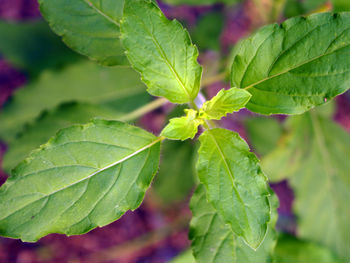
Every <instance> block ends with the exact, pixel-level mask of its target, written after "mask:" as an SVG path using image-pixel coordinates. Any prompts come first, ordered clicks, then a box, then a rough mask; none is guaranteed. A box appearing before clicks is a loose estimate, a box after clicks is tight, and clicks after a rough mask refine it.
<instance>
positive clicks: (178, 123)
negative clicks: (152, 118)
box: [161, 109, 203, 141]
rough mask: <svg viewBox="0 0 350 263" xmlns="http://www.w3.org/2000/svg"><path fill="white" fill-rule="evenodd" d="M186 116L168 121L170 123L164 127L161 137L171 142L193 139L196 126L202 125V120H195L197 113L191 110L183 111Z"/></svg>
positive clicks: (196, 130)
mask: <svg viewBox="0 0 350 263" xmlns="http://www.w3.org/2000/svg"><path fill="white" fill-rule="evenodd" d="M185 112H186V116H185V117H180V118H173V119H170V123H169V124H168V125H167V126H165V128H164V129H163V131H162V133H161V136H164V137H166V138H168V139H172V140H181V141H184V140H187V139H193V138H194V136H195V135H196V134H197V132H198V126H199V125H201V124H203V120H201V119H197V115H198V112H197V111H195V110H192V109H188V110H185Z"/></svg>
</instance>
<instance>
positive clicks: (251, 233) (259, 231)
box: [197, 128, 270, 248]
mask: <svg viewBox="0 0 350 263" xmlns="http://www.w3.org/2000/svg"><path fill="white" fill-rule="evenodd" d="M199 140H200V143H201V146H200V148H199V159H198V163H197V171H198V176H199V179H200V181H201V182H202V183H203V184H204V185H205V187H206V189H207V195H208V200H209V201H210V202H211V203H212V204H213V206H214V207H215V209H217V211H218V213H219V214H220V215H221V216H222V218H223V220H224V222H225V223H227V224H229V225H230V226H231V228H232V230H233V232H234V233H235V234H236V235H238V236H242V237H243V238H244V239H245V240H246V242H247V243H248V244H249V245H250V246H251V247H253V248H257V247H259V245H260V243H261V242H262V241H263V239H264V237H265V235H266V231H267V222H268V221H269V220H270V205H269V200H268V195H269V193H268V188H267V182H266V181H267V179H266V177H265V175H264V174H263V172H262V171H261V168H260V165H259V160H258V159H257V158H256V156H255V155H254V154H253V153H251V152H250V151H249V147H248V145H247V144H246V142H245V141H244V140H242V139H241V138H240V137H239V135H238V134H237V133H235V132H232V131H229V130H224V129H219V128H216V129H211V130H207V131H205V132H204V133H203V134H202V135H201V136H200V137H199Z"/></svg>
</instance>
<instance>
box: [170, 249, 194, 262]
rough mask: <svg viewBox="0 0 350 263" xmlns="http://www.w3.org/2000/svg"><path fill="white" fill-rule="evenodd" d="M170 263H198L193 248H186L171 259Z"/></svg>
mask: <svg viewBox="0 0 350 263" xmlns="http://www.w3.org/2000/svg"><path fill="white" fill-rule="evenodd" d="M170 263H196V261H195V260H194V257H193V255H192V252H191V250H186V251H185V252H183V253H181V254H180V255H179V256H177V257H176V258H174V259H173V260H171V261H170Z"/></svg>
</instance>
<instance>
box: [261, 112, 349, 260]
mask: <svg viewBox="0 0 350 263" xmlns="http://www.w3.org/2000/svg"><path fill="white" fill-rule="evenodd" d="M289 129H290V134H289V135H288V137H287V138H286V139H285V141H284V142H282V143H281V145H280V146H279V148H278V149H277V150H276V152H273V153H271V155H273V156H283V158H282V160H281V159H279V158H276V159H275V160H274V159H273V158H272V157H271V156H268V157H267V158H269V161H268V165H269V166H268V168H269V170H268V171H267V172H266V173H267V174H268V175H269V176H271V178H272V179H273V180H276V179H277V180H278V179H285V178H289V179H290V182H291V186H292V188H293V190H294V192H295V203H294V210H295V212H296V214H297V216H298V219H299V229H298V233H299V234H300V236H301V237H304V238H306V239H309V240H314V241H317V242H319V243H322V244H324V245H326V246H328V247H330V248H332V249H333V250H334V251H336V252H337V253H338V254H339V255H340V256H342V257H343V258H345V259H346V260H347V262H350V251H349V247H350V235H349V233H350V221H349V215H350V206H349V204H348V200H350V176H349V171H350V163H349V159H350V135H349V134H348V133H347V132H346V131H345V130H343V129H342V128H341V127H339V126H338V125H337V124H336V123H334V122H333V121H332V120H330V119H328V118H326V117H324V116H322V115H321V114H318V113H317V112H314V111H312V112H310V113H308V114H305V115H302V116H297V117H293V118H292V119H291V120H290V124H289ZM265 166H266V162H263V168H264V170H265ZM315 218H316V219H317V220H315Z"/></svg>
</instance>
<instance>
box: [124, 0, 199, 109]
mask: <svg viewBox="0 0 350 263" xmlns="http://www.w3.org/2000/svg"><path fill="white" fill-rule="evenodd" d="M121 31H122V41H123V45H124V47H125V48H126V50H127V56H128V58H129V61H130V63H131V64H132V66H133V67H134V68H135V69H136V70H137V71H139V72H140V73H141V75H142V79H143V81H144V82H145V83H146V84H147V86H148V92H149V93H151V94H152V95H155V96H162V97H165V98H167V99H168V100H169V101H171V102H173V103H187V102H190V101H193V100H194V99H195V98H196V97H197V94H198V91H199V86H200V79H201V75H202V68H201V66H200V65H199V64H198V62H197V57H198V50H197V48H196V47H195V46H194V45H193V44H192V42H191V39H190V37H189V35H188V32H187V31H186V30H184V29H183V28H182V26H181V24H180V23H179V22H177V21H176V20H173V21H169V20H168V19H167V18H166V17H165V16H164V15H163V13H162V12H161V11H160V9H159V8H158V7H157V6H156V5H155V4H154V3H152V2H150V1H147V0H127V1H126V2H125V7H124V17H123V20H122V24H121Z"/></svg>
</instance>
